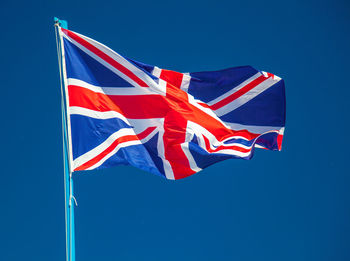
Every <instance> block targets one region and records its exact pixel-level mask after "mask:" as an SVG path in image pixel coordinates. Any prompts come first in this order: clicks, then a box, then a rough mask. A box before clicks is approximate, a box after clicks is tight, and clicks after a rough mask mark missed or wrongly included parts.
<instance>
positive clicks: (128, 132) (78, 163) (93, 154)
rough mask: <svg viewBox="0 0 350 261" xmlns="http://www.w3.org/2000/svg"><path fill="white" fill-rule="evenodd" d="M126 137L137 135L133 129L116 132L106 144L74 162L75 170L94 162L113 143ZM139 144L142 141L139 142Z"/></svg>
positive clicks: (103, 143)
mask: <svg viewBox="0 0 350 261" xmlns="http://www.w3.org/2000/svg"><path fill="white" fill-rule="evenodd" d="M126 135H135V132H134V130H133V129H131V128H123V129H120V130H118V131H117V132H114V133H113V134H112V135H110V136H109V137H108V138H107V139H106V140H105V141H104V142H102V143H101V144H100V145H98V146H97V147H95V148H93V149H92V150H90V151H88V152H86V153H85V154H83V155H81V156H79V157H78V158H76V159H75V160H74V161H73V167H74V169H76V168H78V167H80V166H81V165H83V164H84V163H86V162H88V161H90V160H92V159H93V158H95V157H96V156H97V155H99V154H100V153H102V152H103V151H104V150H105V149H107V148H108V147H109V146H111V145H112V143H113V142H114V141H115V140H117V139H118V138H120V137H122V136H126ZM137 142H138V143H139V144H141V143H140V141H137Z"/></svg>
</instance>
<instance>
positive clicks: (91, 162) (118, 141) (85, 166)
mask: <svg viewBox="0 0 350 261" xmlns="http://www.w3.org/2000/svg"><path fill="white" fill-rule="evenodd" d="M132 140H138V138H137V137H136V136H135V135H127V136H123V137H120V138H118V139H116V140H115V141H114V142H113V143H112V144H111V145H110V146H109V147H108V148H107V149H105V150H104V151H103V152H101V153H100V154H98V155H97V156H96V157H95V158H93V159H91V160H89V161H87V162H85V163H84V164H83V165H81V166H80V167H77V168H76V169H74V171H77V170H86V169H88V168H90V167H91V166H93V165H95V164H96V163H97V162H99V161H100V160H102V159H103V158H104V157H105V156H106V155H107V154H108V153H110V152H111V151H112V150H114V149H115V148H116V147H117V146H118V145H119V144H121V143H123V142H127V141H132Z"/></svg>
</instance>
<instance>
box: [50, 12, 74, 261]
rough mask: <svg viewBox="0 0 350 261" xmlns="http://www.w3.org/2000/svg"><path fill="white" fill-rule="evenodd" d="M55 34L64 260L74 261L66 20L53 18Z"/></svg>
mask: <svg viewBox="0 0 350 261" xmlns="http://www.w3.org/2000/svg"><path fill="white" fill-rule="evenodd" d="M54 21H55V35H56V45H57V55H58V65H59V73H60V84H61V113H62V138H63V142H62V143H63V165H64V198H65V223H66V260H67V261H75V233H74V203H75V204H76V200H75V198H74V196H73V178H72V172H71V167H70V162H71V161H70V157H71V155H70V151H71V150H70V149H69V148H70V144H69V140H70V139H69V129H68V127H69V126H68V115H67V97H66V88H67V84H66V77H65V76H66V72H65V60H64V49H63V39H62V36H61V31H60V28H61V27H63V28H65V29H68V26H67V22H66V21H63V20H59V19H58V18H56V17H55V18H54Z"/></svg>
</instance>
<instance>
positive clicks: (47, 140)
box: [0, 0, 350, 261]
mask: <svg viewBox="0 0 350 261" xmlns="http://www.w3.org/2000/svg"><path fill="white" fill-rule="evenodd" d="M1 10H2V12H1V13H2V14H1V20H2V28H1V31H2V32H1V42H0V46H1V52H0V57H1V62H0V75H1V103H0V106H1V112H2V113H1V117H2V120H1V138H2V142H1V146H2V150H1V152H0V153H1V181H0V184H1V189H0V206H1V210H0V260H4V261H7V260H45V261H47V260H51V261H54V260H64V258H65V241H64V240H65V232H64V231H65V230H64V194H63V164H62V144H61V140H62V139H61V119H60V92H59V78H58V65H57V56H56V46H55V36H54V28H53V21H52V20H53V17H54V16H58V17H60V18H62V19H66V20H68V22H69V28H70V29H71V30H74V31H77V32H80V33H82V34H85V35H87V36H90V37H92V38H94V39H96V40H98V41H100V42H102V43H105V44H107V45H108V46H109V47H111V48H113V49H114V50H116V51H118V52H120V53H121V54H122V55H125V56H128V57H130V58H132V59H136V60H139V61H142V62H145V63H148V64H155V65H158V66H159V67H163V68H168V69H173V70H177V71H201V70H216V69H222V68H226V67H231V66H240V65H247V64H249V65H252V66H254V67H256V68H258V69H261V70H264V71H268V72H272V73H274V74H276V75H279V76H281V77H282V78H284V80H285V83H286V92H287V127H286V132H285V139H284V144H283V151H282V152H271V151H264V150H258V151H257V152H256V154H255V156H254V158H253V159H252V160H251V161H243V160H229V161H224V162H221V163H218V164H216V165H213V166H211V167H209V168H208V169H206V170H204V171H202V172H201V173H199V174H197V175H194V176H192V177H190V178H187V179H184V180H180V181H175V182H174V181H167V180H165V179H161V178H159V177H157V176H154V175H152V174H148V173H144V172H142V171H140V170H137V169H135V168H132V167H125V166H122V167H116V168H112V169H107V170H101V171H91V172H81V173H77V174H76V175H75V177H74V178H75V191H76V198H77V200H78V203H79V207H78V208H77V209H76V252H77V260H78V261H80V260H86V261H89V260H104V261H107V260H153V261H156V260H169V261H171V260H174V261H175V260H201V261H204V260H208V261H211V260H213V261H216V260H220V261H225V260H247V261H248V260H254V261H255V260H268V261H273V260H276V261H277V260H293V261H294V260H308V261H310V260H317V261H321V260H336V261H337V260H350V248H349V245H350V191H349V185H350V177H349V174H350V173H349V170H348V166H349V163H348V154H349V153H348V151H349V150H348V147H349V145H350V144H349V139H348V134H347V131H348V129H349V105H348V100H349V94H350V91H349V80H348V76H349V69H350V68H349V59H350V48H349V46H350V34H349V27H350V4H349V2H348V1H345V0H344V1H339V0H336V1H330V0H329V1H246V2H244V3H243V1H240V2H238V1H196V2H194V1H171V2H170V1H8V0H5V1H2V2H1Z"/></svg>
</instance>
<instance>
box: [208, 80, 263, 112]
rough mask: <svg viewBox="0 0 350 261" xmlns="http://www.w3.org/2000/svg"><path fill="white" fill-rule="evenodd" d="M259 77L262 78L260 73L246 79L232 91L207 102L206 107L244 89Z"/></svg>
mask: <svg viewBox="0 0 350 261" xmlns="http://www.w3.org/2000/svg"><path fill="white" fill-rule="evenodd" d="M260 76H262V74H261V73H256V74H254V75H253V76H252V77H250V78H248V79H247V80H245V81H244V82H242V83H241V84H239V85H238V86H236V87H234V88H233V89H231V90H230V91H228V92H225V93H224V94H223V95H221V96H219V97H217V98H216V99H214V100H212V101H210V102H207V104H208V105H210V106H211V105H214V104H215V103H217V102H219V101H221V100H223V99H225V98H227V97H228V96H230V95H232V94H234V93H235V92H237V91H239V90H240V89H242V88H243V87H245V86H246V85H247V84H249V83H251V82H252V81H254V80H255V79H257V78H259V77H260Z"/></svg>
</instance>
